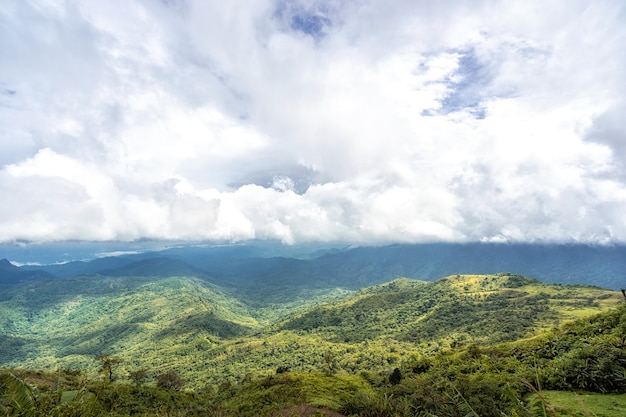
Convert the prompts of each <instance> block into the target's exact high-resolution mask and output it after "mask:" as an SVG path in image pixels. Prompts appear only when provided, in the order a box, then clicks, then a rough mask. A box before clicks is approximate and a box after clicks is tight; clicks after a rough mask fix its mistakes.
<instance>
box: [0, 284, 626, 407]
mask: <svg viewBox="0 0 626 417" xmlns="http://www.w3.org/2000/svg"><path fill="white" fill-rule="evenodd" d="M298 291H300V292H299V293H297V294H294V295H296V297H295V299H297V300H299V301H296V302H294V303H292V304H289V303H284V302H281V303H277V300H272V299H268V300H267V301H266V304H265V305H257V304H255V305H254V306H251V305H249V304H246V303H245V301H241V300H239V299H238V298H237V297H236V291H234V290H233V289H229V290H228V291H226V290H224V289H222V288H219V287H217V286H215V285H213V284H210V283H208V282H207V281H203V280H199V279H196V278H187V277H170V278H158V277H115V278H111V277H101V276H99V277H78V278H73V279H66V280H46V281H39V282H35V281H33V282H28V283H24V284H19V285H12V286H7V287H3V288H2V289H1V291H0V353H1V355H0V367H4V368H9V369H13V370H11V371H6V372H4V374H3V375H4V376H2V377H1V378H0V404H6V401H9V399H11V398H14V395H17V394H16V393H17V392H21V391H20V389H22V390H23V389H27V390H29V391H28V392H29V393H30V394H28V393H27V395H26V394H24V395H25V396H23V397H21V399H20V401H21V400H24V401H27V402H28V403H29V404H34V405H33V407H34V406H35V405H36V406H37V407H39V409H46V408H45V407H57V408H58V410H61V409H62V408H63V407H66V408H67V409H71V408H72V407H74V408H76V409H79V408H80V407H83V408H81V410H82V411H81V413H83V414H80V413H78V414H76V413H75V414H73V415H103V416H109V415H117V416H125V415H146V416H147V415H176V416H200V415H206V416H213V415H215V416H230V415H233V416H234V415H236V416H257V415H294V416H295V415H313V413H315V412H317V413H318V414H317V415H324V414H320V413H326V415H334V416H336V417H337V416H340V415H345V416H350V415H356V416H409V415H427V413H432V414H433V415H437V416H448V415H449V416H460V417H465V416H468V415H480V416H485V415H487V416H489V415H493V416H496V415H497V416H501V415H503V414H504V415H517V416H535V415H543V414H538V413H540V411H541V410H542V407H544V408H543V409H545V407H546V404H545V403H547V400H546V399H545V398H543V397H541V396H540V395H541V392H542V390H543V389H547V390H551V392H553V391H554V392H556V394H550V395H551V397H550V398H557V400H554V401H561V399H563V400H562V401H565V398H566V397H565V396H564V395H560V394H559V393H560V392H563V391H571V390H580V389H583V390H588V391H594V392H600V393H604V392H613V393H622V392H626V378H624V375H625V373H624V372H625V370H626V350H625V349H626V343H625V342H624V334H625V333H624V329H626V312H625V311H624V308H626V307H624V303H623V297H622V295H621V294H619V293H616V292H613V291H608V290H604V289H601V288H597V287H588V286H562V285H547V284H542V283H540V282H538V281H536V280H533V279H529V278H525V277H522V276H519V275H513V274H497V275H454V276H450V277H447V278H443V279H440V280H439V281H436V282H423V281H415V280H409V279H397V280H394V281H391V282H388V283H385V284H381V285H376V286H373V287H368V288H364V289H362V290H360V291H358V292H356V293H354V292H347V291H334V290H333V289H332V288H330V289H319V291H317V292H313V291H312V292H310V293H309V294H308V297H307V294H305V293H302V291H303V290H302V289H299V290H298ZM283 296H284V294H283V295H281V298H282V297H283ZM337 297H343V298H342V299H340V300H338V299H337ZM244 299H245V298H244ZM323 300H329V301H330V302H327V303H324V304H319V303H320V302H322V301H323ZM257 302H258V301H257ZM316 303H317V304H319V305H315V304H316ZM277 306H280V308H278V307H277ZM598 313H601V314H600V315H599V316H595V314H598ZM271 318H273V320H272V319H271ZM100 355H109V356H104V357H103V356H100ZM107 360H110V362H108V363H109V364H110V366H109V368H107V366H106V361H107ZM15 369H22V370H21V371H15ZM109 371H110V372H109ZM0 374H2V372H0ZM113 379H114V380H115V381H116V382H112V381H111V380H113ZM24 380H26V381H27V382H28V383H27V384H26V385H23V386H22V385H20V384H23V381H24ZM20 387H22V388H20ZM25 387H26V388H25ZM32 387H37V389H36V390H32ZM182 387H184V389H182V390H181V388H182ZM54 392H57V393H58V392H61V393H62V395H61V394H59V395H61V396H60V397H50V396H48V395H52V393H54ZM29 396H30V397H29ZM29 398H30V399H29ZM54 398H61V399H63V398H64V399H65V400H63V401H61V400H58V399H57V400H54ZM44 399H46V401H48V403H46V404H47V405H45V404H42V403H39V401H44ZM3 401H4V402H3ZM55 401H57V402H56V403H55ZM58 401H61V402H58ZM554 401H553V402H554ZM590 401H591V400H590ZM54 404H56V405H54ZM620 404H621V403H620ZM549 405H552V404H549ZM618 406H620V407H621V405H619V404H618ZM51 409H52V408H50V410H51ZM96 409H98V410H99V411H98V413H100V414H97V413H95V411H93V410H96ZM1 410H2V409H1V408H0V411H1ZM8 410H9V409H8V408H6V409H5V410H4V411H5V414H6V415H36V414H15V413H13V412H12V411H11V413H13V414H11V413H9V411H8ZM86 410H87V411H88V412H87V411H86ZM158 410H161V411H158ZM472 410H474V411H473V412H474V414H471V412H472ZM55 413H56V414H54V413H52V414H42V415H59V416H65V415H72V414H63V413H61V412H58V413H57V412H55ZM85 413H87V414H85ZM159 413H160V414H159ZM307 413H308V414H307ZM333 413H334V414H333ZM596 415H602V414H598V413H596ZM607 415H610V414H607Z"/></svg>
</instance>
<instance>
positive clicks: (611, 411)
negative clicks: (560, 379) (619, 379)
mask: <svg viewBox="0 0 626 417" xmlns="http://www.w3.org/2000/svg"><path fill="white" fill-rule="evenodd" d="M541 397H542V398H543V399H544V400H545V402H546V403H547V407H545V409H544V407H541V403H542V402H541V401H540V400H539V398H538V397H537V394H533V395H532V399H531V401H533V402H534V403H535V404H536V407H535V409H536V415H537V417H542V416H544V415H545V416H553V417H560V416H570V417H623V416H626V394H597V393H589V392H581V393H575V392H566V391H542V392H541Z"/></svg>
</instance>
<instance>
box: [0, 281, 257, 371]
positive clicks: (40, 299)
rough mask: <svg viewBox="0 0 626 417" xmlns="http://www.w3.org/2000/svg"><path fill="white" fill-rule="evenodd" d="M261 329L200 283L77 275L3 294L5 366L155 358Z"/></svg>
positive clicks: (0, 337)
mask: <svg viewBox="0 0 626 417" xmlns="http://www.w3.org/2000/svg"><path fill="white" fill-rule="evenodd" d="M258 327H259V324H258V322H257V321H256V320H255V319H254V318H253V317H252V315H251V314H250V313H249V311H248V309H247V308H246V307H245V306H244V305H243V304H241V303H240V302H239V301H237V300H236V299H234V298H232V297H230V296H228V295H226V294H225V293H224V292H222V291H221V290H220V289H219V288H217V287H215V286H212V285H210V284H208V283H206V282H203V281H200V280H197V279H195V278H185V277H172V278H146V277H117V278H108V277H78V278H72V279H67V280H54V281H37V282H31V283H28V284H24V285H21V286H11V287H5V288H2V291H1V292H0V347H1V348H2V351H1V352H2V355H1V356H2V357H0V362H2V363H3V364H7V363H9V364H10V363H13V364H16V365H18V364H28V365H29V366H31V365H32V366H44V367H48V366H50V365H52V364H55V363H56V362H58V363H60V364H63V363H71V364H77V363H81V362H83V361H90V362H92V361H93V357H94V356H96V355H98V354H101V353H113V354H119V353H123V354H124V355H125V356H128V357H134V356H136V357H141V356H146V355H148V356H150V355H156V353H157V352H163V351H166V350H167V349H168V347H169V346H174V345H176V344H179V343H183V342H184V343H186V342H189V341H190V340H193V339H194V338H199V339H200V340H201V341H203V342H205V343H211V341H212V340H219V339H222V338H232V337H235V336H238V335H242V334H245V333H247V332H249V331H250V330H252V329H256V328H258Z"/></svg>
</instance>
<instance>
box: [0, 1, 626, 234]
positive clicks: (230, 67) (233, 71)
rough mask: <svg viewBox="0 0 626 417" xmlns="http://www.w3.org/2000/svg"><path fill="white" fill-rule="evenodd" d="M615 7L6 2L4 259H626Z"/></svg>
mask: <svg viewBox="0 0 626 417" xmlns="http://www.w3.org/2000/svg"><path fill="white" fill-rule="evenodd" d="M624 51H626V2H624V1H621V0H593V1H591V0H589V1H578V0H567V1H565V0H563V1H558V0H557V1H550V2H546V1H544V0H536V1H535V0H524V1H493V0H490V1H478V0H471V1H470V0H466V1H453V0H450V1H416V0H406V1H402V0H394V1H386V0H385V1H383V0H352V1H349V0H346V1H342V0H322V1H313V0H307V1H304V0H302V1H296V0H294V1H281V0H254V1H251V0H245V1H244V0H241V1H231V0H229V1H224V0H219V1H211V0H141V1H140V0H107V1H101V0H85V1H81V0H2V1H1V2H0V195H1V198H0V242H11V241H15V240H30V241H59V240H61V241H62V240H69V239H79V240H134V239H140V238H150V239H152V238H153V239H190V240H219V241H241V240H246V239H253V238H254V239H278V240H281V241H283V242H286V243H300V242H306V241H350V242H356V243H385V242H426V241H496V242H500V241H506V242H538V241H541V242H593V243H612V242H613V243H615V242H626V117H625V116H626V102H625V97H626V95H625V93H626V54H625V53H624Z"/></svg>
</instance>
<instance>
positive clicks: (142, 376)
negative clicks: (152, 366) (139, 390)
mask: <svg viewBox="0 0 626 417" xmlns="http://www.w3.org/2000/svg"><path fill="white" fill-rule="evenodd" d="M128 376H129V377H130V379H131V380H132V381H133V382H134V383H135V385H141V384H143V382H144V381H145V380H146V377H147V376H148V370H147V369H145V368H141V369H137V370H136V371H130V372H129V373H128Z"/></svg>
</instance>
